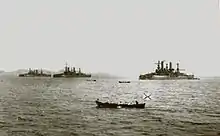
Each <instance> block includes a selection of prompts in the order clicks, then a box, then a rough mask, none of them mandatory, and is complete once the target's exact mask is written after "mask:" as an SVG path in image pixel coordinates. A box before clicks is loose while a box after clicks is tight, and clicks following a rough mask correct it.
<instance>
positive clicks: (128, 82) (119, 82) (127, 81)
mask: <svg viewBox="0 0 220 136" xmlns="http://www.w3.org/2000/svg"><path fill="white" fill-rule="evenodd" d="M118 82H119V83H131V81H118Z"/></svg>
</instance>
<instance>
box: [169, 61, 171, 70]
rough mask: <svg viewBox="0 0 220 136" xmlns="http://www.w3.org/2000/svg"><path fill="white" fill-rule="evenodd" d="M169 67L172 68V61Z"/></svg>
mask: <svg viewBox="0 0 220 136" xmlns="http://www.w3.org/2000/svg"><path fill="white" fill-rule="evenodd" d="M169 69H170V70H172V62H170V68H169Z"/></svg>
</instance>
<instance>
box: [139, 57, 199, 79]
mask: <svg viewBox="0 0 220 136" xmlns="http://www.w3.org/2000/svg"><path fill="white" fill-rule="evenodd" d="M164 62H165V61H164V60H163V61H158V63H156V64H157V69H156V70H155V72H151V73H148V74H143V75H140V76H139V79H140V80H180V79H188V80H190V79H191V80H192V79H194V80H195V79H199V78H195V77H194V75H193V74H192V75H188V74H186V73H181V72H180V70H182V69H180V68H179V63H177V64H176V69H174V68H173V67H172V62H169V67H168V63H166V65H164Z"/></svg>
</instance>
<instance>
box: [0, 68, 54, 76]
mask: <svg viewBox="0 0 220 136" xmlns="http://www.w3.org/2000/svg"><path fill="white" fill-rule="evenodd" d="M27 72H28V69H18V70H16V71H11V72H4V73H3V75H18V74H23V73H27ZM43 72H44V73H46V74H50V73H51V72H52V71H49V70H45V69H43Z"/></svg>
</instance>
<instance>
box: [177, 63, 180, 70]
mask: <svg viewBox="0 0 220 136" xmlns="http://www.w3.org/2000/svg"><path fill="white" fill-rule="evenodd" d="M176 71H177V72H179V71H180V69H179V63H177V64H176Z"/></svg>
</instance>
